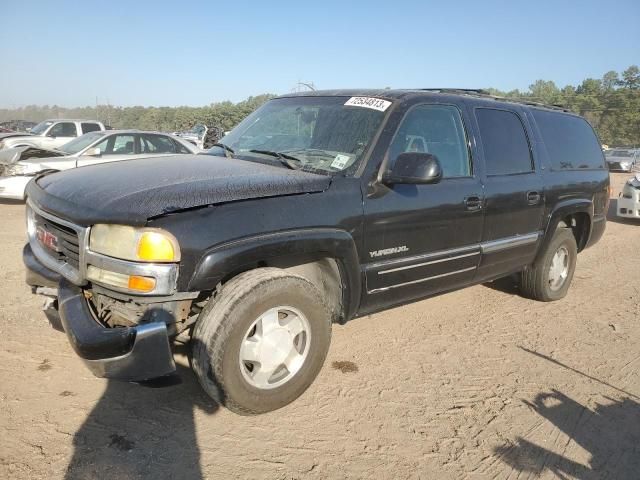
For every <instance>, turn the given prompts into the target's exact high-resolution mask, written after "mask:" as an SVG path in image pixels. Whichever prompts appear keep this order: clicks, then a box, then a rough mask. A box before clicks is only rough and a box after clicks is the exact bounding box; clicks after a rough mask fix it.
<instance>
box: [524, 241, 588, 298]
mask: <svg viewBox="0 0 640 480" xmlns="http://www.w3.org/2000/svg"><path fill="white" fill-rule="evenodd" d="M577 256H578V249H577V246H576V239H575V237H574V236H573V233H572V232H571V229H569V228H558V229H557V230H556V232H555V234H554V235H553V238H552V239H551V242H550V243H549V245H548V246H547V248H546V249H545V251H544V253H543V254H542V256H541V257H540V258H539V259H538V260H537V261H536V262H535V263H534V264H533V265H531V266H528V267H527V268H525V269H524V271H523V272H522V274H521V279H520V289H521V291H522V293H523V294H524V295H525V296H526V297H529V298H532V299H534V300H540V301H542V302H552V301H554V300H560V299H561V298H564V296H565V295H566V294H567V291H568V290H569V286H570V285H571V280H572V279H573V272H574V271H575V269H576V258H577Z"/></svg>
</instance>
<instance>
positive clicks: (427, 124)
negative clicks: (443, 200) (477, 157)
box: [389, 105, 471, 178]
mask: <svg viewBox="0 0 640 480" xmlns="http://www.w3.org/2000/svg"><path fill="white" fill-rule="evenodd" d="M404 152H424V153H431V154H433V155H435V156H436V157H438V160H439V161H440V164H441V165H442V170H443V176H444V177H445V178H446V177H449V178H450V177H468V176H469V175H471V168H470V162H469V150H468V149H467V141H466V137H465V133H464V127H463V125H462V119H461V118H460V112H459V111H458V109H457V108H456V107H453V106H451V105H420V106H418V107H415V108H413V109H412V110H410V111H409V113H407V115H406V116H405V117H404V119H403V120H402V123H401V124H400V127H398V131H397V132H396V136H395V137H394V139H393V142H392V143H391V147H390V148H389V157H390V159H391V161H395V159H396V158H397V157H398V155H400V154H401V153H404Z"/></svg>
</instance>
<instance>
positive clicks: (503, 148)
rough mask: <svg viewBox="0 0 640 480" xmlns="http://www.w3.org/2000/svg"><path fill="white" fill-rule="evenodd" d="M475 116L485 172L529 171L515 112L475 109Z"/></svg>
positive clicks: (525, 144) (528, 154) (521, 127)
mask: <svg viewBox="0 0 640 480" xmlns="http://www.w3.org/2000/svg"><path fill="white" fill-rule="evenodd" d="M476 119H477V120H478V126H479V127H480V138H481V140H482V148H483V150H484V159H485V164H486V169H487V175H509V174H513V173H527V172H532V171H533V162H532V159H531V151H530V150H529V142H528V140H527V134H526V133H525V130H524V125H522V121H521V120H520V117H518V115H516V114H515V113H513V112H508V111H506V110H494V109H489V108H477V109H476Z"/></svg>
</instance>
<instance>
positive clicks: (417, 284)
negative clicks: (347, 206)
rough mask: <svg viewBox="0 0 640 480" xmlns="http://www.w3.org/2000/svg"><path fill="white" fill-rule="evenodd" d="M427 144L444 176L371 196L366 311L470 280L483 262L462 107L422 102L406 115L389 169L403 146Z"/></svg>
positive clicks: (477, 195)
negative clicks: (436, 180) (433, 181)
mask: <svg viewBox="0 0 640 480" xmlns="http://www.w3.org/2000/svg"><path fill="white" fill-rule="evenodd" d="M421 151H422V152H424V153H430V154H432V155H435V156H436V157H437V158H438V160H439V162H440V164H441V166H442V170H443V178H442V180H440V182H438V183H435V184H428V185H416V184H394V185H391V186H389V187H388V189H385V191H384V192H383V193H382V194H381V195H378V196H376V198H366V199H365V204H364V212H365V225H364V230H365V235H364V246H365V248H364V252H363V255H364V257H365V258H362V259H361V261H362V262H363V263H364V264H365V279H366V299H365V302H364V304H365V305H364V308H365V309H366V310H370V311H373V310H376V309H377V308H378V307H383V306H386V305H389V304H399V303H402V302H404V301H409V300H411V299H415V298H420V297H424V296H428V295H430V294H433V293H436V292H440V291H445V290H449V289H452V288H455V287H458V286H461V285H464V284H467V283H470V282H471V281H472V279H473V277H474V274H475V272H476V269H477V267H478V263H479V260H480V245H479V243H480V240H481V237H482V226H483V210H482V204H483V200H484V199H483V190H482V183H481V181H480V179H479V178H478V176H476V175H475V174H474V169H473V159H472V158H471V150H470V147H469V142H468V140H467V135H466V131H465V128H464V124H463V121H462V113H461V111H460V109H459V108H458V107H456V106H454V105H441V104H421V105H417V106H414V107H412V108H411V109H410V110H409V111H408V112H407V113H406V114H405V116H404V118H403V120H402V121H401V123H400V126H399V127H398V130H397V132H396V134H395V136H394V139H393V141H392V143H391V146H390V147H389V151H388V153H387V155H389V160H390V162H391V164H390V166H391V168H392V165H393V161H394V159H395V158H397V156H398V155H399V154H400V153H403V152H421Z"/></svg>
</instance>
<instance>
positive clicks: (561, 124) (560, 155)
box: [532, 109, 604, 170]
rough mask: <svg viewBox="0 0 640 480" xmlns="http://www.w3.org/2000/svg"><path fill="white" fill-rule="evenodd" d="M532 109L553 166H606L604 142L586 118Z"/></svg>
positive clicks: (565, 167) (564, 167) (553, 167)
mask: <svg viewBox="0 0 640 480" xmlns="http://www.w3.org/2000/svg"><path fill="white" fill-rule="evenodd" d="M532 113H533V118H534V119H535V121H536V124H537V125H538V129H539V130H540V135H541V136H542V141H543V142H544V144H545V146H546V147H547V153H548V154H549V158H550V160H551V168H552V169H553V170H563V169H575V168H604V159H603V156H602V149H601V147H600V143H599V142H598V138H597V137H596V135H595V133H593V129H592V128H591V126H590V125H589V124H588V123H587V121H586V120H584V119H582V118H580V117H574V116H572V115H565V114H562V113H554V112H546V111H543V110H535V109H534V110H532Z"/></svg>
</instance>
